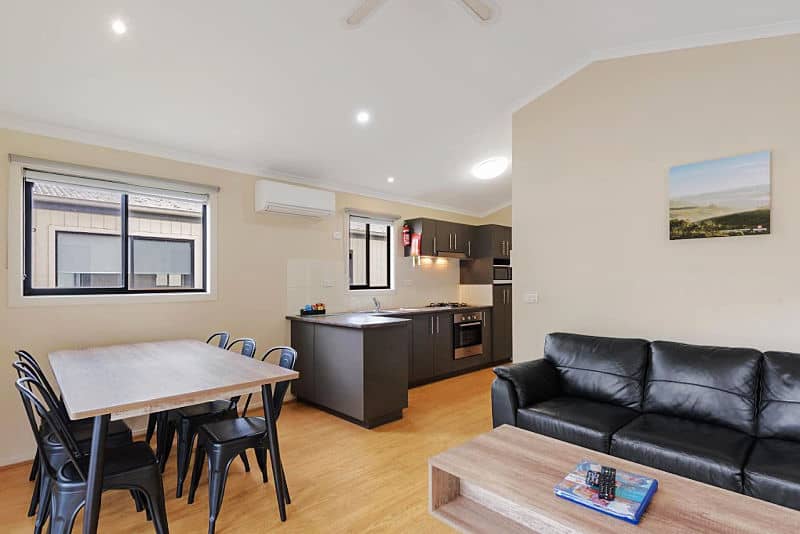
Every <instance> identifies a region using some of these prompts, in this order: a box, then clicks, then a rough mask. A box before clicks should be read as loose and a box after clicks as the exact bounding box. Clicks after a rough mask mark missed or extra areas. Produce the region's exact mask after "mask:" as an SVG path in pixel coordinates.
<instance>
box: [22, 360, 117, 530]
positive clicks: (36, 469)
mask: <svg viewBox="0 0 800 534" xmlns="http://www.w3.org/2000/svg"><path fill="white" fill-rule="evenodd" d="M15 354H16V355H17V357H18V358H19V360H17V361H16V362H14V363H13V364H12V365H13V367H14V368H15V369H16V371H17V376H18V377H19V378H23V377H26V376H27V377H32V378H35V379H36V380H37V381H39V382H40V383H41V385H42V387H43V388H44V390H45V391H46V392H47V395H48V397H49V398H50V399H52V402H53V404H54V406H55V407H56V410H57V411H58V413H59V416H60V417H61V418H62V419H63V420H64V421H66V425H67V426H68V428H69V429H70V431H71V432H72V433H73V435H74V436H75V438H76V440H77V441H78V443H79V444H80V445H81V446H85V449H86V450H87V451H88V450H89V444H90V442H91V438H92V428H93V423H92V420H91V419H80V420H77V421H71V420H70V419H69V417H68V415H67V409H66V407H65V406H64V402H63V401H62V400H61V398H60V397H59V396H58V395H57V394H56V392H55V390H54V389H53V386H51V385H50V382H49V381H48V380H47V377H46V376H45V374H44V371H43V370H42V367H41V366H40V365H39V362H37V361H36V358H34V357H33V356H32V355H31V354H30V353H29V352H27V351H24V350H18V351H15ZM42 431H43V433H44V434H46V435H48V437H49V439H47V440H46V443H48V444H49V445H51V446H55V445H56V443H55V440H54V439H53V438H52V437H51V436H49V429H48V428H47V427H46V426H45V428H43V429H42ZM132 441H133V440H132V434H131V429H130V428H129V427H128V426H127V425H126V424H125V423H124V422H123V421H114V422H113V423H111V424H109V428H108V442H107V446H108V447H117V446H119V445H125V444H129V443H131V442H132ZM29 480H33V481H34V488H33V493H32V494H31V501H30V505H29V506H28V517H32V516H33V515H34V514H35V515H36V522H35V525H34V532H35V533H38V532H41V530H42V528H43V525H44V522H45V521H46V519H47V515H48V512H49V511H48V509H47V505H46V503H45V501H47V500H48V499H49V494H48V491H49V490H48V488H49V481H48V480H47V477H46V473H44V472H43V470H42V466H41V465H40V452H39V448H38V447H37V449H36V455H35V456H34V459H33V465H32V466H31V473H30V475H29ZM43 503H45V504H44V506H43Z"/></svg>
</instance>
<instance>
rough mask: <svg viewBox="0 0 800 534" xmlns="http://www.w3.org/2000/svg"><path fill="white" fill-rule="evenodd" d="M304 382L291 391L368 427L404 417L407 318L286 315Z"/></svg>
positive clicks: (408, 340) (408, 336)
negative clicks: (289, 322)
mask: <svg viewBox="0 0 800 534" xmlns="http://www.w3.org/2000/svg"><path fill="white" fill-rule="evenodd" d="M286 318H287V319H288V320H289V321H291V330H292V332H291V339H292V342H291V343H292V347H294V349H295V350H297V354H298V357H297V367H296V369H297V371H299V372H300V378H299V379H297V380H295V381H294V383H293V384H292V392H293V393H294V395H295V397H297V399H298V400H300V401H301V402H306V403H309V404H312V405H314V406H317V407H319V408H321V409H323V410H325V411H328V412H330V413H332V414H334V415H337V416H339V417H342V418H344V419H347V420H348V421H351V422H354V423H356V424H359V425H361V426H364V427H366V428H373V427H376V426H378V425H382V424H384V423H388V422H389V421H394V420H397V419H400V418H402V417H403V409H404V408H406V407H408V362H409V358H410V355H411V325H412V322H411V321H410V320H409V319H401V318H395V317H385V316H382V315H376V314H371V313H342V314H334V315H309V316H297V315H290V316H287V317H286Z"/></svg>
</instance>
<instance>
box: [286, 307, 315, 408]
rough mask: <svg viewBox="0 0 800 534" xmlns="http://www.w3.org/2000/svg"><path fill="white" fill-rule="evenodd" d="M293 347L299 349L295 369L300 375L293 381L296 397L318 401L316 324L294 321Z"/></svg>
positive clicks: (293, 391) (293, 390)
mask: <svg viewBox="0 0 800 534" xmlns="http://www.w3.org/2000/svg"><path fill="white" fill-rule="evenodd" d="M291 328H292V347H293V348H294V350H296V351H297V364H296V366H295V370H296V371H297V372H299V373H300V377H299V378H298V379H297V380H295V381H293V382H292V393H293V394H294V395H295V397H301V398H303V399H305V400H308V401H311V402H316V396H315V394H314V325H313V324H309V323H301V322H299V321H292V326H291Z"/></svg>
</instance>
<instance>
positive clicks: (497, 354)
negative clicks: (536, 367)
mask: <svg viewBox="0 0 800 534" xmlns="http://www.w3.org/2000/svg"><path fill="white" fill-rule="evenodd" d="M492 296H493V301H494V308H493V309H492V316H493V317H492V318H493V321H492V322H493V328H492V360H494V361H502V360H508V359H510V358H511V333H512V332H511V328H512V326H511V325H512V318H511V286H510V285H496V286H494V287H493V295H492Z"/></svg>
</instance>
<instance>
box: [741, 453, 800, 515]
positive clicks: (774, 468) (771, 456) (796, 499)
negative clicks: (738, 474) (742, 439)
mask: <svg viewBox="0 0 800 534" xmlns="http://www.w3.org/2000/svg"><path fill="white" fill-rule="evenodd" d="M798 458H800V442H796V441H787V440H780V439H759V440H758V441H756V444H755V446H754V447H753V452H752V453H751V454H750V459H749V460H748V461H747V465H746V466H745V468H744V492H745V493H746V494H747V495H750V496H751V497H756V498H758V499H764V500H765V501H771V502H774V503H775V504H780V505H782V506H788V507H790V508H795V509H797V510H800V461H798Z"/></svg>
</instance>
